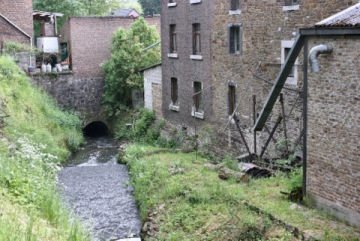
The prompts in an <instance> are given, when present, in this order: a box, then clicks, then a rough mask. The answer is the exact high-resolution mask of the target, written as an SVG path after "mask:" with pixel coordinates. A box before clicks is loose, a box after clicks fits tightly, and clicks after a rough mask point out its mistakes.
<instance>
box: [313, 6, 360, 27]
mask: <svg viewBox="0 0 360 241" xmlns="http://www.w3.org/2000/svg"><path fill="white" fill-rule="evenodd" d="M315 26H316V27H360V3H357V4H355V5H354V6H352V7H349V8H347V9H345V10H343V11H341V12H339V13H337V14H335V15H333V16H331V17H329V18H327V19H324V20H322V21H321V22H318V23H317V24H316V25H315Z"/></svg>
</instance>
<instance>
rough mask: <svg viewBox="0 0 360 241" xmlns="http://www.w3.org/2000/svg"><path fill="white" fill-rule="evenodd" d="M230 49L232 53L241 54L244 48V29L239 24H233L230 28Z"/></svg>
mask: <svg viewBox="0 0 360 241" xmlns="http://www.w3.org/2000/svg"><path fill="white" fill-rule="evenodd" d="M229 35H230V36H229V47H230V49H229V51H230V53H231V54H240V53H241V48H242V31H241V27H240V26H238V25H234V26H231V27H230V29H229Z"/></svg>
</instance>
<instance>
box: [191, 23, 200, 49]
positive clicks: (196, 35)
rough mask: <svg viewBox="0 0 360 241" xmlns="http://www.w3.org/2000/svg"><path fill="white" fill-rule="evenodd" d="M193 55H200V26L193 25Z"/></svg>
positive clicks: (197, 24)
mask: <svg viewBox="0 0 360 241" xmlns="http://www.w3.org/2000/svg"><path fill="white" fill-rule="evenodd" d="M193 54H194V55H200V54H201V35H200V24H199V23H194V24H193Z"/></svg>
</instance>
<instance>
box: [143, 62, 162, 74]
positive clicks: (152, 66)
mask: <svg viewBox="0 0 360 241" xmlns="http://www.w3.org/2000/svg"><path fill="white" fill-rule="evenodd" d="M159 66H161V63H157V64H154V65H151V66H149V67H146V68H144V69H141V70H140V72H144V71H146V70H149V69H154V68H156V67H159Z"/></svg>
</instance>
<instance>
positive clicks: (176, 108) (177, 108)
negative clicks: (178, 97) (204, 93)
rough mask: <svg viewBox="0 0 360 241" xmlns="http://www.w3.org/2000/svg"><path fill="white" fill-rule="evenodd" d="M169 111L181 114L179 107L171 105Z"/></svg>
mask: <svg viewBox="0 0 360 241" xmlns="http://www.w3.org/2000/svg"><path fill="white" fill-rule="evenodd" d="M169 110H172V111H176V112H179V111H180V106H179V105H174V104H170V105H169Z"/></svg>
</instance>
